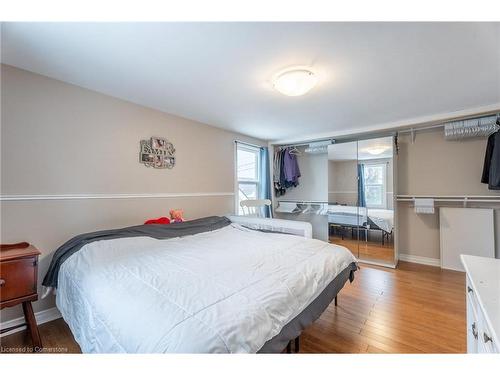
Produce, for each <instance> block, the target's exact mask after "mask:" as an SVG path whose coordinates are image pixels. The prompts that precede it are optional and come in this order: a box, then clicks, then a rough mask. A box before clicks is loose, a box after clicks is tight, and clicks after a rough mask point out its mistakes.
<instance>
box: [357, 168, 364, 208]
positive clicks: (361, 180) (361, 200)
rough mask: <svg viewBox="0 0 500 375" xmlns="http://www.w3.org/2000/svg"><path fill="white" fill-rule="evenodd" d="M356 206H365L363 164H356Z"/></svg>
mask: <svg viewBox="0 0 500 375" xmlns="http://www.w3.org/2000/svg"><path fill="white" fill-rule="evenodd" d="M358 206H359V207H366V197H365V168H364V165H363V164H358Z"/></svg>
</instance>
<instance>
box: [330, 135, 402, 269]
mask: <svg viewBox="0 0 500 375" xmlns="http://www.w3.org/2000/svg"><path fill="white" fill-rule="evenodd" d="M394 144H395V141H394V137H383V138H374V139H365V140H359V141H351V142H345V143H335V144H332V145H330V146H328V213H327V218H328V230H329V241H330V242H331V243H334V244H338V245H342V246H345V247H347V248H348V249H349V250H351V252H352V253H353V254H354V255H356V256H357V258H358V259H359V260H360V261H363V262H367V263H374V264H380V265H384V266H389V267H394V266H395V265H396V264H397V254H396V251H395V237H396V230H395V219H394V217H395V211H394V208H395V205H394V191H395V186H394V184H395V181H396V179H395V178H394V176H395V170H396V169H395V164H396V163H395V147H394Z"/></svg>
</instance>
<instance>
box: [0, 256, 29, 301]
mask: <svg viewBox="0 0 500 375" xmlns="http://www.w3.org/2000/svg"><path fill="white" fill-rule="evenodd" d="M37 261H38V257H29V258H18V259H13V260H7V261H2V262H1V263H0V279H1V281H0V283H1V286H0V298H1V302H6V301H9V300H11V299H16V298H21V297H25V296H29V295H31V294H35V293H36V292H37V291H36V285H37V267H36V265H37Z"/></svg>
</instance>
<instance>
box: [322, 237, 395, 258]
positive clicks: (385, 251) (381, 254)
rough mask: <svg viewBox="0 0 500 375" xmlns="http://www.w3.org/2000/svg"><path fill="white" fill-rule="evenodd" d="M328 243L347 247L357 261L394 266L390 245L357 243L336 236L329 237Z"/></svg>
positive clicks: (392, 248)
mask: <svg viewBox="0 0 500 375" xmlns="http://www.w3.org/2000/svg"><path fill="white" fill-rule="evenodd" d="M329 242H330V243H333V244H335V245H340V246H344V247H347V248H348V249H349V250H350V251H351V252H352V253H353V254H354V255H355V256H356V257H357V258H358V259H362V260H370V261H375V262H380V263H384V264H394V247H393V244H392V243H385V244H384V245H382V243H381V242H380V241H369V242H368V241H358V240H357V239H350V238H344V239H341V238H340V237H337V236H330V239H329Z"/></svg>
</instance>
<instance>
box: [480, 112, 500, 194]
mask: <svg viewBox="0 0 500 375" xmlns="http://www.w3.org/2000/svg"><path fill="white" fill-rule="evenodd" d="M497 124H498V125H500V119H498V120H497ZM481 182H482V183H484V184H488V189H490V190H500V132H498V131H497V132H496V133H493V134H492V135H490V136H489V137H488V143H487V145H486V154H485V156H484V166H483V175H482V176H481Z"/></svg>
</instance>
